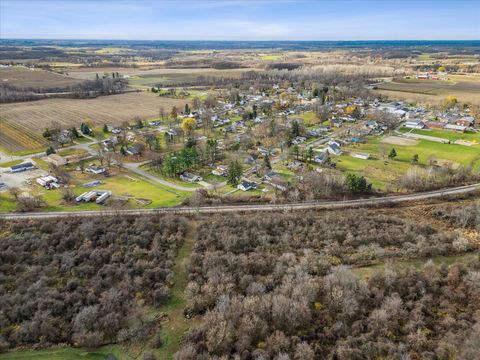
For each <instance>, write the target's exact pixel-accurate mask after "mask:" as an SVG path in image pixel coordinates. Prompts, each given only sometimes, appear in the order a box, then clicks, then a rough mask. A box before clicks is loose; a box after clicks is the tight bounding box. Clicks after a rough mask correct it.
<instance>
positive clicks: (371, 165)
mask: <svg viewBox="0 0 480 360" xmlns="http://www.w3.org/2000/svg"><path fill="white" fill-rule="evenodd" d="M382 148H384V149H386V150H387V151H389V150H390V149H391V148H395V150H396V152H397V157H396V158H395V160H388V161H385V160H384V159H383V157H382ZM344 151H345V153H344V154H343V155H341V156H339V157H335V161H336V163H337V168H338V169H340V170H342V171H344V172H354V173H358V174H361V175H364V176H365V177H366V178H367V179H368V180H369V181H370V182H371V183H372V184H373V186H374V187H375V188H377V189H382V190H383V189H385V187H386V186H387V184H390V183H392V182H393V181H394V180H395V179H397V178H398V177H399V176H401V175H403V174H405V173H406V172H407V170H408V169H409V168H410V166H411V160H412V158H413V156H414V155H415V154H418V156H419V163H420V164H422V165H427V164H428V162H429V159H430V158H433V159H436V160H437V161H438V162H445V161H448V162H451V163H452V164H453V165H470V164H472V163H473V164H474V168H475V169H480V145H476V146H472V147H469V146H462V145H454V144H441V143H436V142H431V141H427V140H420V141H419V142H418V143H417V144H416V145H413V146H402V145H391V144H382V143H381V138H378V137H377V138H374V139H371V141H370V142H369V143H367V144H358V145H354V146H351V147H346V148H345V149H344ZM350 151H351V152H355V151H362V152H367V153H369V154H370V155H371V158H370V159H368V160H363V159H357V158H354V157H352V156H350V155H349V154H348V152H350Z"/></svg>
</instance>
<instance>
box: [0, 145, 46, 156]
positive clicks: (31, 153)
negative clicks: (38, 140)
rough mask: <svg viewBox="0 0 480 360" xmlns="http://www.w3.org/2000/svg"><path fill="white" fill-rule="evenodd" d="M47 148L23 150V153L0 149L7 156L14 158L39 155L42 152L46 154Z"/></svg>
mask: <svg viewBox="0 0 480 360" xmlns="http://www.w3.org/2000/svg"><path fill="white" fill-rule="evenodd" d="M45 150H47V148H46V147H45V148H38V149H29V150H23V151H10V150H8V149H6V148H4V147H0V151H1V152H3V153H4V154H6V155H12V156H27V155H33V154H38V153H41V152H45Z"/></svg>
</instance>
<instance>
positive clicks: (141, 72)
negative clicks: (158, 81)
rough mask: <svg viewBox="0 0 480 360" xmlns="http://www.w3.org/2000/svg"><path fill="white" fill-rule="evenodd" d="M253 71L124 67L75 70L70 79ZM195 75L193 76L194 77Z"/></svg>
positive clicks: (243, 69) (220, 73) (160, 76)
mask: <svg viewBox="0 0 480 360" xmlns="http://www.w3.org/2000/svg"><path fill="white" fill-rule="evenodd" d="M249 70H253V69H250V68H242V69H227V70H217V69H211V68H190V69H173V68H155V69H145V68H124V67H107V68H79V69H73V70H72V71H70V72H69V73H68V74H69V76H70V77H73V78H76V79H81V80H94V79H95V77H96V74H99V75H102V74H103V73H107V74H108V73H112V72H119V73H120V74H122V75H127V76H130V80H131V79H132V78H133V79H136V78H145V79H148V78H155V77H158V78H162V77H163V78H169V77H181V76H183V77H188V76H190V77H192V76H200V75H204V76H227V75H230V76H239V75H240V74H241V73H243V72H245V71H249ZM192 74H193V75H192Z"/></svg>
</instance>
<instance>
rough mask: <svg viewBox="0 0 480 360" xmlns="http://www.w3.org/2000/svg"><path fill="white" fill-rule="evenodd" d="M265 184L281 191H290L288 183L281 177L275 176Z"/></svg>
mask: <svg viewBox="0 0 480 360" xmlns="http://www.w3.org/2000/svg"><path fill="white" fill-rule="evenodd" d="M265 183H267V184H269V185H270V186H272V187H274V188H275V189H278V190H280V191H285V190H287V189H288V182H286V181H285V180H284V179H282V178H281V177H280V176H274V177H272V178H270V180H265Z"/></svg>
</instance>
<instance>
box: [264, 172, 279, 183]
mask: <svg viewBox="0 0 480 360" xmlns="http://www.w3.org/2000/svg"><path fill="white" fill-rule="evenodd" d="M278 176H279V175H278V174H277V173H276V172H275V171H269V172H267V173H266V174H265V176H264V177H263V179H264V180H265V181H270V180H272V179H273V178H275V177H278Z"/></svg>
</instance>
